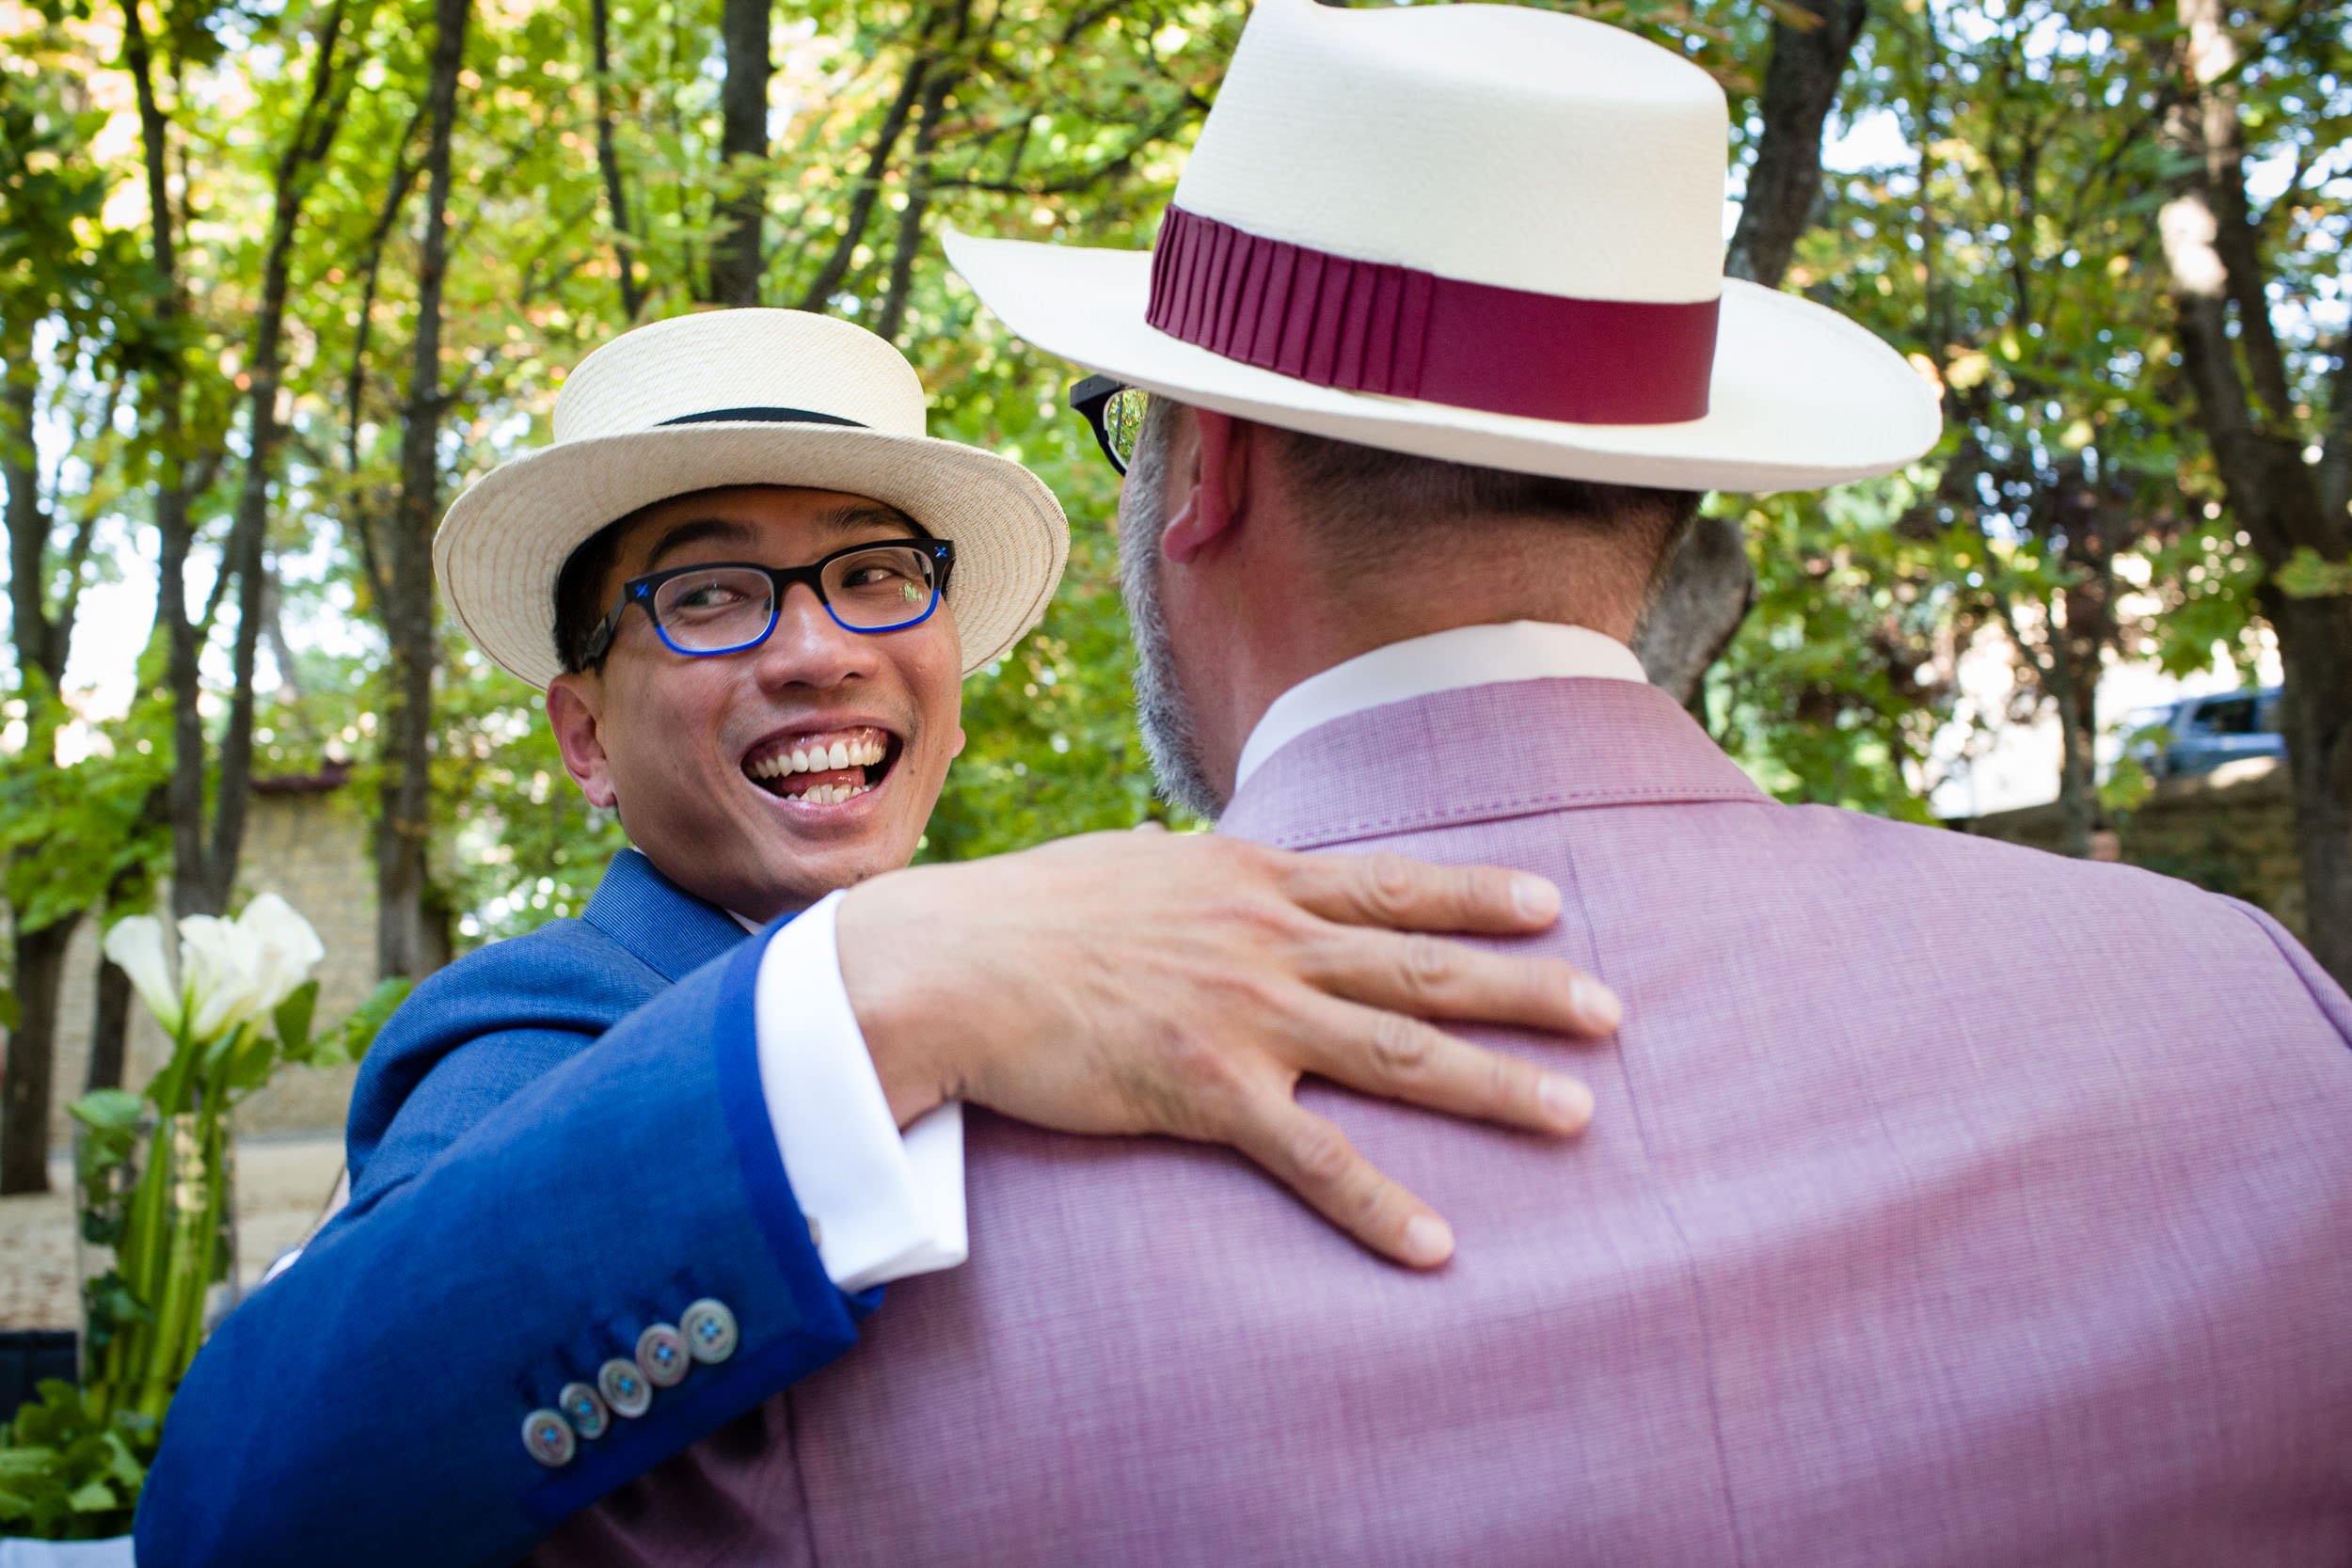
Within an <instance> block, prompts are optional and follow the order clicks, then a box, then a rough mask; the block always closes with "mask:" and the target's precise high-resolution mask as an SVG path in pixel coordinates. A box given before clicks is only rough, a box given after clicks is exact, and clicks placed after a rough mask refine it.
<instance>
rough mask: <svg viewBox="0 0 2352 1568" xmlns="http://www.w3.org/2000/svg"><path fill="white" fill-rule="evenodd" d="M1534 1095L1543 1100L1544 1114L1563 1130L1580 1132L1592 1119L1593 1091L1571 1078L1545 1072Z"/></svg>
mask: <svg viewBox="0 0 2352 1568" xmlns="http://www.w3.org/2000/svg"><path fill="white" fill-rule="evenodd" d="M1535 1096H1536V1098H1537V1099H1538V1100H1541V1101H1543V1104H1544V1115H1545V1116H1547V1117H1550V1118H1551V1124H1552V1125H1553V1126H1554V1127H1557V1128H1558V1129H1560V1131H1561V1132H1582V1131H1583V1130H1584V1124H1585V1123H1586V1122H1588V1121H1590V1120H1592V1119H1593V1091H1592V1090H1590V1089H1588V1088H1586V1087H1585V1086H1584V1085H1581V1084H1580V1083H1578V1082H1577V1081H1576V1080H1575V1079H1573V1078H1564V1077H1562V1076H1561V1075H1560V1074H1559V1073H1556V1072H1547V1073H1545V1074H1544V1078H1543V1082H1542V1083H1541V1084H1539V1085H1536V1088H1535Z"/></svg>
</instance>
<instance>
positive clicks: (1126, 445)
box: [1070, 375, 1152, 474]
mask: <svg viewBox="0 0 2352 1568" xmlns="http://www.w3.org/2000/svg"><path fill="white" fill-rule="evenodd" d="M1151 405H1152V397H1151V394H1150V393H1148V392H1146V391H1145V390H1144V389H1143V388H1140V387H1130V386H1128V385H1127V384H1126V383H1125V382H1123V381H1121V380H1120V379H1119V378H1118V377H1117V376H1115V375H1090V376H1088V377H1087V378H1086V379H1085V380H1084V381H1081V382H1079V383H1078V384H1077V385H1076V386H1075V387H1073V388H1070V406H1071V407H1073V408H1074V409H1076V410H1077V411H1078V412H1079V413H1081V414H1084V415H1085V416H1086V420H1087V423H1089V424H1090V425H1092V426H1093V427H1094V438H1095V440H1096V441H1098V442H1100V443H1101V444H1102V448H1103V455H1104V456H1105V457H1107V458H1109V459H1110V460H1111V467H1114V468H1116V469H1118V470H1119V471H1120V473H1122V474H1123V473H1125V472H1126V471H1127V465H1128V464H1130V463H1132V462H1134V461H1135V459H1136V442H1137V441H1139V440H1141V439H1142V438H1143V413H1144V410H1145V409H1147V408H1149V407H1150V406H1151Z"/></svg>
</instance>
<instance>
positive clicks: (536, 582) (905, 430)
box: [433, 310, 1070, 687]
mask: <svg viewBox="0 0 2352 1568" xmlns="http://www.w3.org/2000/svg"><path fill="white" fill-rule="evenodd" d="M923 417H924V399H923V384H922V382H921V381H920V380H919V379H917V377H916V376H915V373H914V366H912V365H910V364H908V363H907V362H906V360H905V358H904V357H902V356H900V355H899V353H898V350H897V349H895V348H893V347H891V346H890V345H889V344H888V343H887V342H884V341H882V339H880V338H878V337H876V336H875V335H874V334H872V333H871V332H868V331H866V329H865V328H864V327H861V326H854V325H850V323H848V322H845V321H837V320H834V319H833V318H832V317H829V316H818V315H811V314H808V313H807V312H805V311H801V310H712V311H707V312H704V313H702V314H699V315H691V316H680V317H677V318H675V319H674V320H671V321H665V322H656V323H654V324H653V325H650V326H641V327H639V328H637V329H636V330H635V331H633V332H627V333H624V334H622V335H621V336H620V337H618V338H615V339H614V340H613V341H611V342H610V343H607V344H606V345H605V346H604V347H602V348H600V349H598V350H596V353H594V354H592V355H590V356H588V357H587V358H586V359H584V360H582V361H581V362H580V368H579V369H578V370H576V371H574V372H572V374H571V376H570V378H569V379H568V380H566V381H565V382H564V389H563V391H561V392H560V393H558V394H557V395H556V399H555V441H554V444H553V445H551V446H548V447H546V448H543V449H541V450H540V451H532V452H527V453H525V454H524V455H522V456H520V457H517V458H516V459H514V460H513V461H511V462H509V463H506V464H504V465H503V466H501V467H498V468H495V469H493V470H492V471H490V472H489V473H487V474H485V475H484V476H483V477H482V479H481V480H479V481H478V482H476V483H475V484H474V485H473V487H472V488H470V489H469V490H468V491H467V492H466V493H465V494H464V495H462V496H460V497H458V498H457V500H456V502H455V503H454V504H453V505H452V506H451V507H450V509H449V515H447V516H445V517H443V518H442V519H441V528H440V531H439V532H438V533H437V534H436V535H435V536H434V540H433V566H434V570H435V571H436V572H437V574H438V575H439V577H440V579H441V591H442V593H443V594H446V595H447V596H448V598H449V603H450V608H451V610H453V612H454V613H455V614H456V616H457V620H458V623H459V624H460V625H461V626H464V627H465V628H466V631H467V633H468V635H469V636H470V637H472V638H473V640H474V641H475V642H476V643H478V644H479V645H480V646H481V648H482V651H483V652H484V653H485V654H488V655H489V656H490V657H491V659H492V660H493V661H495V662H496V663H497V664H498V665H499V666H500V667H501V668H502V669H504V670H506V671H508V672H510V673H513V674H516V675H517V676H520V677H521V678H522V679H524V680H526V681H529V682H530V683H531V684H532V686H539V687H544V686H546V685H547V684H548V682H549V681H550V680H553V679H554V678H555V676H556V674H557V673H558V672H559V671H560V670H561V669H562V666H561V665H560V664H559V663H558V662H557V660H556V657H555V581H556V578H557V576H558V575H559V574H560V573H561V572H562V571H563V569H564V562H565V561H566V560H567V559H569V558H570V556H571V553H572V552H573V551H574V550H576V549H578V548H579V547H580V546H581V545H582V544H584V543H586V542H587V540H588V537H589V536H590V535H591V534H593V533H595V532H596V531H597V530H599V529H601V528H603V527H605V526H606V525H607V524H610V523H612V522H615V521H617V520H619V519H620V518H622V517H625V516H627V515H629V514H630V513H632V512H634V511H636V510H637V509H638V508H640V507H643V506H650V505H651V504H653V503H654V502H655V501H659V500H667V499H669V498H671V497H673V496H682V495H686V494H689V493H691V492H692V491H696V490H712V489H717V488H720V487H721V486H724V485H734V484H784V485H793V486H797V487H800V488H804V489H812V490H839V491H844V492H846V493H848V494H850V495H857V496H865V497H867V498H869V499H874V500H878V501H882V502H884V503H886V504H888V505H891V506H895V507H897V508H898V510H899V511H901V512H904V513H905V514H906V515H908V516H910V517H913V518H914V520H915V521H916V522H918V523H920V524H922V525H923V526H924V528H926V529H928V530H929V531H930V532H931V533H933V534H935V535H937V536H938V537H940V538H943V539H950V540H953V541H954V542H955V546H956V569H955V575H954V577H953V578H950V579H949V583H948V594H947V598H948V603H949V605H950V606H951V607H952V608H953V610H955V618H956V630H957V633H958V635H959V636H960V637H961V639H962V642H963V669H964V673H966V674H969V673H972V672H973V671H975V670H977V669H978V668H979V667H980V666H981V665H983V664H986V663H987V662H988V661H989V660H990V659H993V658H994V657H997V656H998V655H999V654H1002V653H1004V652H1005V651H1006V650H1007V649H1009V648H1010V647H1011V646H1012V645H1013V644H1014V643H1015V642H1017V641H1020V640H1021V637H1022V634H1023V633H1025V632H1026V631H1027V630H1028V629H1029V628H1030V627H1031V626H1035V625H1037V622H1038V618H1039V617H1040V616H1041V615H1042V614H1044V612H1045V603H1046V600H1048V599H1049V598H1051V597H1052V596H1053V593H1054V584H1055V583H1056V582H1057V580H1059V578H1060V577H1061V569H1062V563H1063V562H1064V561H1065V560H1066V559H1067V557H1068V555H1069V551H1070V530H1069V525H1068V524H1067V523H1066V522H1065V521H1064V520H1063V517H1062V510H1061V503H1060V502H1059V501H1057V500H1056V499H1054V493H1053V492H1052V491H1051V490H1049V489H1047V488H1046V487H1045V484H1044V483H1043V482H1042V481H1041V480H1040V479H1039V478H1038V477H1037V476H1036V475H1035V474H1032V473H1030V472H1029V471H1028V470H1027V469H1026V468H1024V467H1021V466H1020V465H1019V464H1018V463H1012V462H1008V461H1007V460H1006V459H1004V458H1001V457H998V456H996V455H995V454H994V453H993V452H986V451H980V450H979V449H978V448H977V447H966V446H961V445H958V444H957V443H955V442H953V441H937V440H933V439H931V438H930V436H926V435H925V434H924V433H923Z"/></svg>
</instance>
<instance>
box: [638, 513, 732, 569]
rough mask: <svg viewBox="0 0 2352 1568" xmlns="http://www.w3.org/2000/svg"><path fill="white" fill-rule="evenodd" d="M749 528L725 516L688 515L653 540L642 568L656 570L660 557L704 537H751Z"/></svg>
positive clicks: (702, 539) (730, 538)
mask: <svg viewBox="0 0 2352 1568" xmlns="http://www.w3.org/2000/svg"><path fill="white" fill-rule="evenodd" d="M750 537H751V530H750V529H748V528H746V527H744V526H743V525H742V524H741V523H739V522H733V521H731V520H729V519H727V518H725V517H690V518H688V519H687V520H686V521H684V522H682V523H679V524H677V525H675V527H673V528H672V529H670V531H668V532H666V533H664V534H662V536H661V537H660V539H659V540H658V541H656V542H655V544H654V547H653V553H652V554H650V555H648V556H646V557H645V566H644V569H645V570H646V571H648V572H651V571H655V570H658V569H659V568H660V565H661V559H662V557H664V556H666V555H668V554H670V553H671V552H672V551H673V550H682V549H684V548H685V547H686V546H689V545H699V544H701V543H702V542H703V541H704V540H706V539H726V540H733V541H740V540H744V539H748V538H750Z"/></svg>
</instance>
